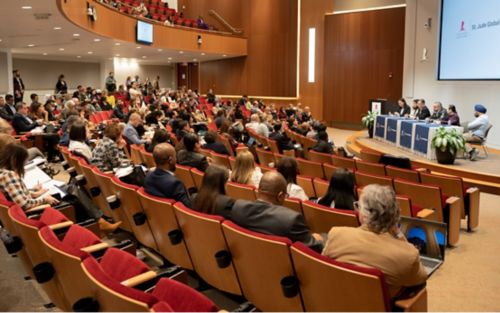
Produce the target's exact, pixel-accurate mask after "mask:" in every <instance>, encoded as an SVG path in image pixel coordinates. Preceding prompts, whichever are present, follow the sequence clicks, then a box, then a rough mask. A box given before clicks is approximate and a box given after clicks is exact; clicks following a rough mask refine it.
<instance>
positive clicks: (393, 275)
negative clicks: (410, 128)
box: [323, 185, 427, 298]
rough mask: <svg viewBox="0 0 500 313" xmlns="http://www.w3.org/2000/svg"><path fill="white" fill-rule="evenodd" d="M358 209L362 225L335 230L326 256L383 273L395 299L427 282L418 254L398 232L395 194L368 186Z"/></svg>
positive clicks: (330, 238)
mask: <svg viewBox="0 0 500 313" xmlns="http://www.w3.org/2000/svg"><path fill="white" fill-rule="evenodd" d="M355 207H357V209H358V210H359V220H360V222H361V226H360V227H357V228H355V227H333V228H332V229H331V230H330V232H329V233H328V240H327V242H326V245H325V249H324V250H323V255H325V256H328V257H331V258H333V259H335V260H337V261H339V262H344V263H350V264H354V265H358V266H364V267H372V268H377V269H379V270H381V271H382V272H383V273H384V276H385V280H386V282H387V284H388V286H389V292H390V295H391V297H393V298H394V297H396V296H397V295H398V294H400V293H401V291H402V289H403V288H404V287H413V286H418V285H421V284H423V283H425V281H426V280H427V273H426V271H425V268H424V267H423V265H422V264H421V263H420V255H419V252H418V250H417V249H416V248H415V247H414V246H413V245H412V244H410V243H408V242H407V241H406V237H405V236H404V235H403V234H402V233H401V231H400V229H399V226H398V222H399V214H400V212H399V206H398V204H397V202H396V196H395V193H394V191H393V190H392V189H391V188H389V187H387V186H380V185H369V186H367V187H365V188H364V189H363V192H362V193H361V197H360V200H359V203H357V206H355Z"/></svg>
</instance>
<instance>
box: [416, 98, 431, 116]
mask: <svg viewBox="0 0 500 313" xmlns="http://www.w3.org/2000/svg"><path fill="white" fill-rule="evenodd" d="M430 116H431V112H430V111H429V108H427V106H426V105H425V100H424V99H420V100H418V111H417V115H416V117H417V119H418V120H425V119H427V118H429V117H430Z"/></svg>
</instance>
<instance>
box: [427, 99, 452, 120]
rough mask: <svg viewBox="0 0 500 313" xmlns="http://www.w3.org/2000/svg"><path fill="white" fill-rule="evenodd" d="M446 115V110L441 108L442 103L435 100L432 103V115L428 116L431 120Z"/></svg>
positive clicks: (440, 118)
mask: <svg viewBox="0 0 500 313" xmlns="http://www.w3.org/2000/svg"><path fill="white" fill-rule="evenodd" d="M447 117H448V112H447V111H446V109H445V108H443V104H442V103H441V102H439V101H436V102H434V103H433V104H432V115H431V117H430V119H431V120H433V121H442V120H443V119H446V118H447Z"/></svg>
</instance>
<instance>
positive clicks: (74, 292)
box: [39, 225, 101, 306]
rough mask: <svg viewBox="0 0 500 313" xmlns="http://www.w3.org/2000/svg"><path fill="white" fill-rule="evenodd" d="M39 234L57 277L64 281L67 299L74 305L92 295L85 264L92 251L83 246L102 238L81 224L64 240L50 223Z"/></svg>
mask: <svg viewBox="0 0 500 313" xmlns="http://www.w3.org/2000/svg"><path fill="white" fill-rule="evenodd" d="M39 236H40V240H41V242H42V243H43V245H44V247H45V248H46V251H47V254H48V257H49V260H50V262H51V263H52V265H53V266H54V268H55V269H56V274H57V280H58V281H59V283H60V284H61V288H62V290H63V292H64V295H65V298H66V300H67V303H68V304H69V305H70V306H73V304H74V303H75V302H76V301H78V300H80V299H82V298H86V297H92V296H93V295H92V290H91V288H90V285H89V284H90V282H89V281H88V279H87V276H86V275H85V273H84V272H83V270H82V266H81V262H82V260H84V259H86V258H87V257H89V256H90V255H89V254H87V253H85V252H83V251H81V250H80V249H81V248H84V247H88V246H91V245H94V244H98V243H100V242H101V240H100V239H99V238H98V237H97V236H95V235H94V234H93V233H92V232H90V231H89V230H87V229H85V228H83V227H81V226H78V225H72V226H71V227H70V228H69V229H68V232H67V233H66V234H65V236H64V239H63V240H60V239H59V238H58V236H57V235H56V234H55V233H54V231H53V230H52V229H50V228H49V227H43V228H42V229H41V230H40V232H39ZM75 282H78V283H77V284H75Z"/></svg>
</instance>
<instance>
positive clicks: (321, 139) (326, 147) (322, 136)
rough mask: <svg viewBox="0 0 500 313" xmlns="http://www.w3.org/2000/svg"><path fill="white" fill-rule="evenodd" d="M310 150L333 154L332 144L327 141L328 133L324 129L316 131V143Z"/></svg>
mask: <svg viewBox="0 0 500 313" xmlns="http://www.w3.org/2000/svg"><path fill="white" fill-rule="evenodd" d="M311 150H314V151H316V152H319V153H329V154H333V145H332V144H331V143H329V142H328V133H327V132H326V131H320V132H319V133H318V143H317V144H315V145H314V146H313V147H312V148H311Z"/></svg>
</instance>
